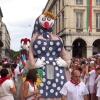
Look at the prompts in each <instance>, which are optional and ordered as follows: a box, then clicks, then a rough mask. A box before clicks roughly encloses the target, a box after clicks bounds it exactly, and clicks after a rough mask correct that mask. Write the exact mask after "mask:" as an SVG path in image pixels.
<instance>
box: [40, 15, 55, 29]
mask: <svg viewBox="0 0 100 100" xmlns="http://www.w3.org/2000/svg"><path fill="white" fill-rule="evenodd" d="M39 23H40V25H41V26H42V27H43V28H45V29H50V28H52V27H53V25H54V20H53V19H51V18H50V17H48V16H45V15H41V16H40V17H39Z"/></svg>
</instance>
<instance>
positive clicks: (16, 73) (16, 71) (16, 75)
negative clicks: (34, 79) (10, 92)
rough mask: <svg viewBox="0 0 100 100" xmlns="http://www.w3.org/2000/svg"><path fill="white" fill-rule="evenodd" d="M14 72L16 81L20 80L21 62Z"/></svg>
mask: <svg viewBox="0 0 100 100" xmlns="http://www.w3.org/2000/svg"><path fill="white" fill-rule="evenodd" d="M14 73H15V76H14V77H15V81H18V75H20V74H21V73H20V69H19V64H17V67H16V68H15V70H14Z"/></svg>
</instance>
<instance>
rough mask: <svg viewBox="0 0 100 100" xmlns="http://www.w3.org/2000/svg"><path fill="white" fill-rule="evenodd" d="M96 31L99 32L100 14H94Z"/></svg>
mask: <svg viewBox="0 0 100 100" xmlns="http://www.w3.org/2000/svg"><path fill="white" fill-rule="evenodd" d="M96 31H97V32H100V13H96Z"/></svg>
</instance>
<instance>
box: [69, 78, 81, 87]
mask: <svg viewBox="0 0 100 100" xmlns="http://www.w3.org/2000/svg"><path fill="white" fill-rule="evenodd" d="M70 82H71V83H73V84H74V85H75V86H76V85H78V84H79V83H80V81H79V82H76V81H74V80H72V79H71V80H70Z"/></svg>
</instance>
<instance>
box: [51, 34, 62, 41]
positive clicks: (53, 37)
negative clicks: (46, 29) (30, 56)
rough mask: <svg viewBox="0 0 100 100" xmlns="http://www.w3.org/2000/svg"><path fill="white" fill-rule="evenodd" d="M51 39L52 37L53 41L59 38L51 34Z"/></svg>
mask: <svg viewBox="0 0 100 100" xmlns="http://www.w3.org/2000/svg"><path fill="white" fill-rule="evenodd" d="M51 37H52V39H53V40H58V39H60V37H59V36H58V35H56V34H51Z"/></svg>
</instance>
